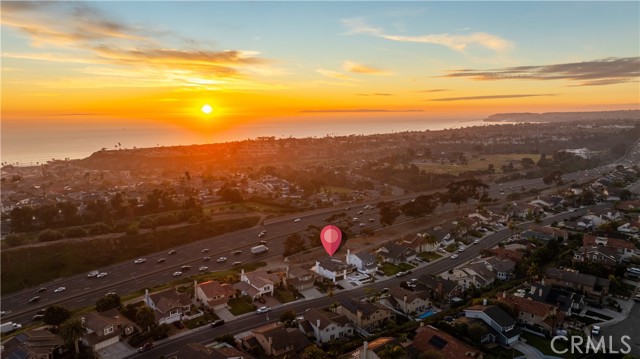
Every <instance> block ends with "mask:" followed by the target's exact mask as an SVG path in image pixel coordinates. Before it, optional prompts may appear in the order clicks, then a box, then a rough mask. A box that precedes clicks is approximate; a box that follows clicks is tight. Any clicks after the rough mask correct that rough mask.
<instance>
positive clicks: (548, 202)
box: [529, 196, 564, 209]
mask: <svg viewBox="0 0 640 359" xmlns="http://www.w3.org/2000/svg"><path fill="white" fill-rule="evenodd" d="M529 204H531V205H534V206H539V207H541V208H543V209H546V208H548V209H559V208H561V207H562V206H563V204H564V199H563V198H562V197H559V196H550V197H543V198H540V197H538V198H536V199H534V200H533V201H531V202H529Z"/></svg>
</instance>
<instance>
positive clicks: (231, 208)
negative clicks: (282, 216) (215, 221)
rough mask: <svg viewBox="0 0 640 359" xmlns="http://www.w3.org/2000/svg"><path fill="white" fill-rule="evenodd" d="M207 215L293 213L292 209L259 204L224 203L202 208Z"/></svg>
mask: <svg viewBox="0 0 640 359" xmlns="http://www.w3.org/2000/svg"><path fill="white" fill-rule="evenodd" d="M202 208H203V210H204V212H205V213H207V214H213V213H217V214H220V213H247V212H264V213H282V212H291V210H290V209H287V208H283V207H278V206H273V205H268V204H263V203H257V202H241V203H222V204H212V205H206V206H203V207H202Z"/></svg>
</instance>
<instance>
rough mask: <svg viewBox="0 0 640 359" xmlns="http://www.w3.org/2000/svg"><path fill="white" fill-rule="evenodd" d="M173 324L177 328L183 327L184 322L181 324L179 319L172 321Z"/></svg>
mask: <svg viewBox="0 0 640 359" xmlns="http://www.w3.org/2000/svg"><path fill="white" fill-rule="evenodd" d="M173 326H174V327H176V328H178V329H182V328H184V324H182V322H181V321H179V320H178V321H177V322H173Z"/></svg>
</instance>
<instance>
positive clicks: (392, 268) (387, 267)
mask: <svg viewBox="0 0 640 359" xmlns="http://www.w3.org/2000/svg"><path fill="white" fill-rule="evenodd" d="M380 270H381V271H383V272H384V274H385V275H386V276H392V275H395V274H396V273H398V272H400V271H402V269H401V268H400V267H398V266H397V265H395V264H393V263H382V265H381V266H380Z"/></svg>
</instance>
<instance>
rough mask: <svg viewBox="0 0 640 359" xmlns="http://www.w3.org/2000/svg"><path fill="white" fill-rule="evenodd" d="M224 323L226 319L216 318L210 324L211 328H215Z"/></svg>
mask: <svg viewBox="0 0 640 359" xmlns="http://www.w3.org/2000/svg"><path fill="white" fill-rule="evenodd" d="M223 324H224V319H218V320H214V321H213V322H212V323H211V324H209V325H210V326H211V328H215V327H219V326H221V325H223Z"/></svg>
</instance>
